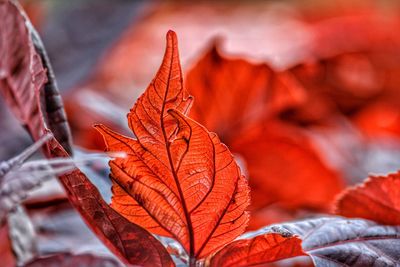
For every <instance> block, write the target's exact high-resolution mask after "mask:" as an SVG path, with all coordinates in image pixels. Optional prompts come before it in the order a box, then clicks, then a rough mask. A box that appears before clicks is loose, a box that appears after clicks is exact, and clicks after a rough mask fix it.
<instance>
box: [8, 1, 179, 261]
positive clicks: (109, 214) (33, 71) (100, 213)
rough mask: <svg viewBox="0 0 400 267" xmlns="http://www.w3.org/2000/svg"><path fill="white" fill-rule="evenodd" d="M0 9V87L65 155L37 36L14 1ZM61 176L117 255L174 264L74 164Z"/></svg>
mask: <svg viewBox="0 0 400 267" xmlns="http://www.w3.org/2000/svg"><path fill="white" fill-rule="evenodd" d="M0 15H1V17H2V18H3V20H4V21H5V24H4V25H7V27H1V30H0V36H1V38H2V40H3V39H4V40H6V41H4V42H1V43H0V44H1V46H0V53H2V54H1V55H2V58H4V59H5V60H2V61H1V63H0V64H1V65H0V70H1V74H2V79H1V80H0V81H1V83H0V89H1V91H2V92H3V93H4V95H5V97H6V99H8V104H9V105H10V106H11V107H12V109H13V111H14V113H15V114H16V115H17V117H18V118H19V119H20V121H21V122H22V123H24V124H26V126H27V128H28V130H29V132H30V134H31V135H32V137H33V139H34V140H37V139H38V138H39V137H40V136H41V135H42V134H43V133H44V132H46V131H51V132H52V133H53V135H54V137H55V139H53V140H52V141H51V142H50V143H49V147H48V151H46V155H47V156H48V157H69V154H68V153H67V152H66V151H65V150H68V151H71V147H70V146H69V143H70V137H69V131H68V124H67V122H66V120H65V114H64V110H63V107H62V101H61V98H60V95H59V93H58V90H57V87H56V84H55V80H54V77H53V73H52V72H51V68H50V65H49V62H48V61H47V57H46V54H45V51H44V48H43V46H42V45H41V42H40V39H39V37H38V36H37V34H36V33H35V32H34V30H33V28H32V26H31V25H30V23H29V22H28V20H27V18H25V17H24V16H23V15H22V13H21V11H20V10H19V7H18V6H16V5H15V4H14V2H11V1H8V0H6V1H1V2H0ZM16 29H17V30H18V31H16ZM11 36H12V37H13V38H8V39H7V37H11ZM10 55H14V56H13V57H11V56H10ZM39 55H40V56H39ZM44 67H45V68H47V75H46V71H45V69H44ZM19 68H21V69H19ZM47 81H50V82H47ZM59 142H62V143H63V145H64V147H63V146H61V145H60V143H59ZM64 148H65V149H64ZM59 179H60V181H61V183H62V184H63V186H64V188H65V190H66V191H67V195H68V198H69V200H70V201H71V203H72V205H73V206H74V207H75V208H76V209H77V210H78V211H79V212H80V214H81V215H82V217H83V218H84V220H85V221H86V223H87V224H88V225H89V226H90V227H91V228H92V230H93V231H94V232H95V233H96V234H97V236H98V237H99V238H100V239H101V240H102V241H103V242H104V243H105V245H106V246H107V247H108V248H109V249H110V250H111V251H113V252H114V253H115V254H116V255H117V256H118V257H120V258H121V260H123V261H124V262H126V263H129V264H139V265H145V266H172V265H173V262H172V260H171V258H170V256H169V255H168V253H167V251H166V250H165V248H164V247H163V246H162V244H161V243H159V242H158V241H157V240H156V239H155V238H154V237H153V236H152V235H151V234H150V233H148V232H147V231H146V230H144V229H142V228H141V227H139V226H137V225H135V224H133V223H130V222H129V221H128V220H126V219H125V218H124V217H122V216H121V215H119V214H118V213H117V212H115V211H114V210H113V209H112V208H111V207H109V206H108V204H107V203H106V202H105V201H104V200H103V199H102V197H101V195H100V193H99V192H98V190H97V189H96V188H95V187H94V186H93V184H92V183H91V182H90V180H89V179H88V178H87V177H86V176H85V175H84V174H83V173H81V172H80V171H79V170H75V171H73V172H71V173H68V174H65V175H62V176H60V177H59Z"/></svg>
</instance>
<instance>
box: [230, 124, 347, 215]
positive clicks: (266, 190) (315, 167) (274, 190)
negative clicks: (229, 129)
mask: <svg viewBox="0 0 400 267" xmlns="http://www.w3.org/2000/svg"><path fill="white" fill-rule="evenodd" d="M231 147H232V150H233V151H235V152H236V153H238V154H240V155H242V156H243V158H244V159H245V161H246V167H247V169H248V172H249V183H250V187H251V189H252V192H251V193H252V205H253V206H254V207H256V208H261V207H263V206H265V205H269V204H273V203H278V204H280V205H282V206H283V207H287V208H289V209H296V208H301V207H303V208H311V209H315V210H328V208H329V203H330V202H331V201H332V200H333V199H334V197H335V195H336V194H338V193H339V192H340V191H341V190H342V189H343V181H342V179H341V177H340V176H339V175H338V173H336V172H335V171H334V170H332V169H331V168H329V167H328V166H326V164H325V163H324V161H323V160H322V159H321V157H320V156H319V155H318V154H317V153H316V151H315V150H314V149H313V147H312V146H311V143H310V140H309V139H308V138H307V136H306V135H304V134H303V133H302V131H301V130H300V129H298V128H294V127H292V126H290V125H288V124H283V123H281V122H279V121H268V122H267V123H265V124H260V125H257V126H255V127H253V128H252V129H249V130H248V131H246V135H243V136H242V137H241V138H238V139H236V140H234V142H232V143H231Z"/></svg>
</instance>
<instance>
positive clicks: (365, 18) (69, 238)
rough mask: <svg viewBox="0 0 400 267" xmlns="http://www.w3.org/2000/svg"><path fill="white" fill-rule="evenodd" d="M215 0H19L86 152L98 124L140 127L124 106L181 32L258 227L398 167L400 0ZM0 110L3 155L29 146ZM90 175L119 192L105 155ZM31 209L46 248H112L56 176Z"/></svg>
mask: <svg viewBox="0 0 400 267" xmlns="http://www.w3.org/2000/svg"><path fill="white" fill-rule="evenodd" d="M215 2H217V1H196V3H194V1H128V0H113V1H109V0H79V1H78V0H74V1H62V0H58V1H57V0H24V1H22V2H21V3H22V5H23V6H24V8H25V9H26V12H27V14H28V16H29V17H30V18H31V20H32V22H33V24H34V25H35V27H36V28H37V30H38V31H39V33H40V35H41V37H42V39H43V42H44V44H45V47H46V49H47V52H48V54H49V57H50V61H51V63H52V65H53V68H54V71H55V74H56V78H57V81H58V85H59V88H60V90H61V93H62V95H63V97H64V102H65V105H66V110H67V115H68V118H69V120H70V125H71V127H72V132H73V137H74V141H75V144H76V145H77V147H79V149H81V151H85V152H87V151H102V150H103V149H104V144H103V141H102V138H101V136H100V135H99V134H98V133H96V132H95V131H94V130H93V128H92V125H93V124H94V123H104V124H107V125H110V126H111V127H112V128H114V129H115V130H117V131H120V132H123V133H125V134H127V135H129V134H131V133H130V132H129V129H128V128H127V123H126V113H127V112H128V111H129V108H130V107H131V106H132V105H133V103H134V102H135V100H136V98H137V97H138V96H139V95H140V94H141V93H142V92H143V90H144V89H145V88H146V86H147V85H148V84H149V82H150V81H151V79H152V77H153V76H154V74H155V73H156V70H157V69H158V66H159V64H160V62H161V59H162V55H163V51H164V46H165V34H166V32H167V31H168V30H169V29H172V30H174V31H175V32H176V33H177V35H178V39H179V50H180V56H181V61H182V66H183V71H184V75H185V82H186V87H187V89H188V90H189V92H190V93H192V94H193V95H194V97H195V103H194V106H195V107H194V111H193V113H192V114H193V116H194V117H195V118H196V119H198V120H199V121H200V122H201V123H203V124H204V125H206V126H207V127H208V129H209V130H211V131H216V132H217V133H218V134H219V136H220V137H221V139H222V140H223V141H224V142H225V143H226V144H227V145H228V146H229V147H230V148H231V150H232V152H233V153H234V154H235V156H236V157H237V159H238V160H239V161H240V164H241V166H242V171H243V172H244V173H245V174H246V175H247V177H249V181H250V185H251V186H252V192H253V193H252V199H253V202H252V206H251V212H252V221H251V223H250V226H249V229H256V228H258V227H261V226H263V225H267V224H271V223H276V222H282V221H287V220H293V219H299V218H305V217H312V216H316V215H318V214H321V213H330V212H331V210H330V206H331V203H332V202H333V201H334V199H335V196H336V195H337V194H338V193H339V192H340V191H341V190H342V189H343V188H345V186H348V185H354V184H355V183H358V182H361V181H363V180H364V179H365V178H366V177H367V176H368V175H369V174H371V173H374V174H386V173H389V172H394V171H397V170H399V169H400V91H399V86H400V32H399V30H398V29H399V28H400V3H398V2H397V1H365V0H363V1H362V0H360V1H344V0H343V1H316V0H313V1H218V2H217V3H215ZM217 96H218V97H217ZM196 99H197V100H196ZM196 101H197V102H196ZM196 103H198V106H197V107H196ZM0 114H1V118H2V119H1V121H0V127H1V129H7V133H0V146H1V147H2V150H1V151H0V159H1V160H5V159H8V158H9V157H10V155H14V154H16V153H18V152H20V151H21V150H22V149H23V148H24V147H26V146H27V145H28V144H29V143H30V142H31V141H30V139H29V138H28V136H27V135H26V134H25V133H24V131H23V129H22V128H21V126H20V125H18V123H17V122H16V121H15V120H13V119H12V116H11V115H10V114H9V112H8V111H7V108H6V107H5V105H4V104H1V105H0ZM87 171H88V172H90V173H91V174H90V175H89V178H91V179H92V180H93V182H94V183H96V184H97V185H98V186H99V187H100V190H101V191H102V193H103V195H104V197H105V198H106V199H107V200H109V199H110V191H109V181H108V178H107V165H106V162H102V163H98V164H97V165H95V166H91V168H89V169H88V170H87ZM26 207H27V209H28V211H29V215H30V219H31V220H32V222H33V225H34V226H35V229H36V232H37V235H38V241H37V242H38V245H39V249H40V251H41V253H42V254H48V253H52V252H56V251H75V252H76V251H79V252H82V251H93V250H94V249H96V250H97V251H98V253H104V254H106V255H110V253H109V252H108V251H107V250H106V249H105V248H104V247H103V246H102V245H101V244H100V243H99V241H97V239H96V238H95V237H94V235H93V234H91V233H90V231H89V230H87V229H86V227H85V226H84V224H83V222H82V221H81V219H80V217H79V215H78V214H77V213H76V212H75V211H74V210H72V209H71V207H70V206H69V204H68V200H67V199H66V197H65V195H64V193H63V191H62V190H61V188H60V187H59V186H58V184H57V182H56V180H54V181H50V182H48V183H46V184H44V186H43V187H42V188H40V189H39V190H38V192H35V194H33V197H31V198H29V199H28V201H27V202H26ZM110 257H111V255H110Z"/></svg>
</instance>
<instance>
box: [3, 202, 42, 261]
mask: <svg viewBox="0 0 400 267" xmlns="http://www.w3.org/2000/svg"><path fill="white" fill-rule="evenodd" d="M7 219H8V227H9V236H10V239H11V244H12V248H13V251H14V254H15V255H16V258H17V264H18V266H23V265H24V264H26V263H27V262H29V261H30V260H32V259H33V258H34V257H36V256H37V255H38V250H37V244H36V234H35V229H34V228H33V225H32V222H31V220H30V219H29V216H28V214H26V212H25V210H24V209H23V207H21V206H17V207H15V209H14V210H13V211H12V212H11V213H10V214H9V216H8V218H7Z"/></svg>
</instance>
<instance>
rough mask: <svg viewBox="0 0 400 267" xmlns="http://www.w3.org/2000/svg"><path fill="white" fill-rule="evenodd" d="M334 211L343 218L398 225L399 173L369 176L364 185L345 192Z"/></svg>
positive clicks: (399, 217)
mask: <svg viewBox="0 0 400 267" xmlns="http://www.w3.org/2000/svg"><path fill="white" fill-rule="evenodd" d="M334 210H335V213H337V214H339V215H342V216H345V217H353V218H354V217H358V218H365V219H369V220H373V221H376V222H378V223H381V224H390V225H400V173H399V172H398V173H394V174H389V175H387V176H371V177H369V178H368V179H367V180H366V181H365V182H364V183H362V184H359V185H357V186H355V187H352V188H349V189H347V190H345V191H344V192H343V193H342V194H341V195H340V196H339V197H338V200H337V202H336V203H335V207H334Z"/></svg>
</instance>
